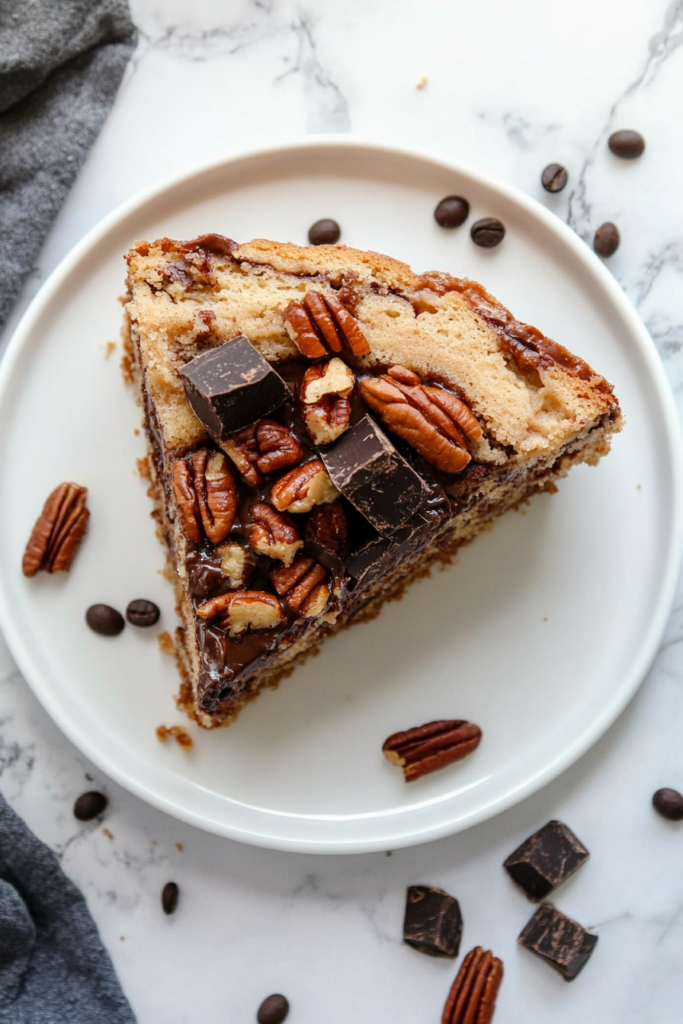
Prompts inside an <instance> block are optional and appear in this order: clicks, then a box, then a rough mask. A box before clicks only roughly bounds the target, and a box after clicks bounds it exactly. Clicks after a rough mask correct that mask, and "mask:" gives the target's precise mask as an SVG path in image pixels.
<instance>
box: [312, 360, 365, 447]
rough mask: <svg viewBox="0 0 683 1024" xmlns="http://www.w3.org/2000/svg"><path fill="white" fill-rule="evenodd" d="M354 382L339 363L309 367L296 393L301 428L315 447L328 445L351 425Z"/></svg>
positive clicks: (341, 363)
mask: <svg viewBox="0 0 683 1024" xmlns="http://www.w3.org/2000/svg"><path fill="white" fill-rule="evenodd" d="M355 383H356V378H355V376H354V374H353V372H352V371H351V370H350V369H349V367H348V366H347V365H346V363H344V362H342V360H341V359H337V358H335V359H330V361H329V362H327V363H319V364H318V365H317V366H311V367H309V369H308V370H306V373H305V374H304V377H303V380H302V381H301V388H300V390H299V398H300V399H301V404H302V409H301V412H302V414H303V419H304V424H305V425H306V430H307V431H308V434H309V436H310V438H311V440H312V441H313V443H314V444H330V443H331V442H332V441H336V439H337V438H338V437H339V436H340V435H341V434H343V433H344V431H345V430H346V429H347V428H348V426H349V423H350V421H351V403H350V402H349V397H348V396H349V395H350V394H351V392H352V391H353V386H354V384H355Z"/></svg>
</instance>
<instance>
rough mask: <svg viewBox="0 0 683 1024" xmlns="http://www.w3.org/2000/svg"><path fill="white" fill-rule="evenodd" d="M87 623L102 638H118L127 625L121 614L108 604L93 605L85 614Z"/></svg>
mask: <svg viewBox="0 0 683 1024" xmlns="http://www.w3.org/2000/svg"><path fill="white" fill-rule="evenodd" d="M85 621H86V622H87V623H88V625H89V626H90V628H91V629H93V630H94V631H95V632H96V633H99V634H100V636H118V635H119V633H122V632H123V629H124V627H125V625H126V623H125V620H124V618H123V615H122V614H121V612H117V610H116V608H112V607H111V606H110V605H108V604H91V605H90V607H89V608H88V610H87V612H86V613H85Z"/></svg>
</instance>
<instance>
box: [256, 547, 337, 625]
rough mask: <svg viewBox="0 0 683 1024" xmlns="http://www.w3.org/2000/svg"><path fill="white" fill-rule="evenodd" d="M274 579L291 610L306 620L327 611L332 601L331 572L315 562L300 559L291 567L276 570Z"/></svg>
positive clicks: (300, 556) (281, 567)
mask: <svg viewBox="0 0 683 1024" xmlns="http://www.w3.org/2000/svg"><path fill="white" fill-rule="evenodd" d="M270 578H271V581H272V583H273V586H274V587H275V589H276V590H277V592H278V594H279V595H280V597H284V600H285V604H286V605H287V607H288V608H291V609H292V611H296V612H299V613H300V614H301V615H302V616H303V617H304V618H314V617H315V616H316V615H320V614H321V612H323V611H324V610H325V606H326V605H327V602H328V601H329V598H330V587H329V584H328V583H327V582H326V580H327V572H326V571H325V569H323V567H322V566H321V565H318V564H317V562H315V561H314V560H313V559H312V558H308V557H307V556H306V555H299V556H298V557H297V558H295V560H294V561H293V562H292V564H291V565H290V566H285V565H283V566H279V567H278V568H277V569H273V570H272V571H271V574H270Z"/></svg>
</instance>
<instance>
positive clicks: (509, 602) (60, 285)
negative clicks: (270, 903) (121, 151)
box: [0, 138, 683, 853]
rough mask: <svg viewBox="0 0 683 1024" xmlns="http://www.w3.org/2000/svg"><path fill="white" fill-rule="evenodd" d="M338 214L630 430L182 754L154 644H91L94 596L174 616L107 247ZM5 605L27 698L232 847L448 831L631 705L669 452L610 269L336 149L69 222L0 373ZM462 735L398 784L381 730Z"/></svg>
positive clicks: (657, 559)
mask: <svg viewBox="0 0 683 1024" xmlns="http://www.w3.org/2000/svg"><path fill="white" fill-rule="evenodd" d="M452 193H456V194H461V195H464V196H466V197H467V198H468V199H469V200H470V203H471V205H472V213H471V216H470V221H469V223H470V224H471V223H472V221H473V220H475V219H476V218H477V217H480V216H484V215H493V216H498V217H500V218H502V220H503V221H504V222H505V224H506V225H507V231H508V233H507V236H506V238H505V241H504V243H503V245H502V246H501V247H500V248H499V249H497V250H489V251H487V250H481V249H478V248H477V247H476V246H474V245H473V244H472V242H471V241H470V237H469V230H468V229H469V224H468V225H466V226H465V227H463V228H462V229H460V230H456V231H443V230H441V229H440V228H438V227H437V225H436V223H435V222H434V218H433V216H432V211H433V209H434V206H435V204H436V202H437V201H438V200H439V199H441V198H442V197H443V196H444V195H448V194H452ZM323 216H332V217H335V218H336V219H337V220H338V221H339V222H340V223H341V224H342V226H343V241H344V242H346V243H348V244H349V245H353V246H357V247H359V248H361V249H366V248H367V249H374V250H377V251H379V252H385V253H389V254H391V255H393V256H395V257H398V258H399V259H402V260H405V261H407V262H408V263H410V264H412V265H413V266H414V267H415V268H416V269H418V270H426V269H433V268H438V269H442V270H448V271H451V272H453V273H456V274H458V275H459V276H465V275H467V276H470V277H473V278H475V279H479V280H481V281H482V282H483V283H484V284H485V285H486V287H487V288H489V289H490V290H491V291H492V292H493V293H494V294H495V295H496V296H498V297H499V298H500V299H501V300H502V301H503V302H504V303H505V304H506V305H508V306H510V307H511V308H512V309H513V311H514V312H515V313H516V315H517V316H518V317H520V318H521V319H524V320H527V321H528V322H530V323H534V324H538V325H539V326H541V327H542V328H543V329H544V331H546V332H547V333H548V334H549V335H550V336H551V337H553V338H555V339H556V340H557V341H560V342H562V343H563V344H565V345H567V346H568V347H569V348H571V349H573V350H575V351H577V352H578V353H579V354H580V355H582V356H584V357H585V358H586V359H587V360H588V361H589V362H590V363H592V364H593V365H594V366H595V367H597V368H598V369H599V370H600V372H602V373H603V374H604V375H605V376H606V377H608V378H609V379H610V380H611V381H613V382H614V384H615V385H616V391H617V394H618V395H619V397H620V399H621V402H622V405H623V408H624V410H625V412H626V416H627V418H628V424H627V427H626V429H625V430H624V432H623V433H622V435H621V436H619V437H618V438H617V439H616V441H615V443H614V448H613V452H612V454H611V455H610V456H609V458H607V459H606V460H605V461H604V462H603V463H601V464H600V466H599V467H598V468H597V469H590V468H587V467H580V468H578V469H576V470H574V471H573V472H572V474H571V476H570V477H569V478H568V479H567V480H566V481H564V482H563V483H562V484H561V486H560V491H559V494H557V495H556V496H554V497H552V498H550V497H548V496H541V497H537V498H535V499H534V500H533V502H532V504H531V505H530V507H529V508H528V509H526V510H525V511H524V512H522V513H520V514H515V513H511V514H509V515H507V516H506V517H505V518H504V519H503V520H501V521H500V522H498V523H497V524H496V525H495V528H494V529H493V530H492V531H491V532H490V533H487V534H485V535H483V536H482V537H480V538H479V539H478V540H477V542H476V544H474V545H472V546H470V547H468V548H467V549H465V550H464V551H463V552H462V553H461V554H460V555H459V556H458V559H457V562H456V564H454V565H453V566H452V567H451V568H450V569H449V570H447V571H445V572H436V573H435V574H434V576H433V578H431V579H428V580H424V581H422V582H420V583H418V584H416V585H414V586H413V587H412V588H411V589H410V591H409V592H408V593H407V594H406V596H405V597H404V598H403V600H402V601H401V602H399V603H393V604H390V605H388V606H387V607H386V608H385V609H384V611H383V612H382V614H381V616H380V617H379V618H378V619H376V620H375V621H374V622H372V623H370V624H367V625H360V626H356V627H354V628H353V629H351V630H347V631H345V632H343V633H342V634H341V635H340V636H338V637H336V638H334V639H332V640H331V641H328V642H327V643H326V645H325V646H324V648H323V651H322V653H321V654H320V656H319V657H317V658H313V659H310V660H309V661H308V662H307V663H306V664H305V665H304V666H302V667H300V668H298V669H297V670H296V672H295V674H294V676H293V677H292V678H290V679H288V680H286V681H285V682H284V683H283V684H282V685H281V686H280V688H279V689H278V690H276V691H266V692H265V693H264V694H262V695H261V696H260V697H259V699H258V700H257V701H256V702H255V703H253V704H252V705H250V706H249V707H248V708H247V709H246V710H245V711H244V712H243V714H242V716H241V717H240V719H239V721H238V722H237V724H236V725H234V726H232V727H231V728H230V729H228V730H217V731H216V732H213V733H206V732H202V731H201V730H199V729H197V728H195V727H194V726H191V729H192V732H193V734H194V735H195V740H196V742H195V746H194V749H193V750H192V752H191V753H189V754H186V753H184V752H183V751H182V750H181V749H180V748H178V747H177V746H176V745H175V744H166V745H165V746H162V745H161V744H160V743H159V741H158V740H157V738H156V735H155V728H156V726H158V725H159V724H160V723H162V722H164V723H166V724H171V723H175V722H179V721H182V719H181V717H180V716H179V715H178V712H177V711H176V709H175V706H174V704H173V699H172V695H173V694H174V693H175V692H176V690H177V686H178V680H177V677H176V671H175V667H174V664H173V662H172V660H171V659H169V658H168V657H166V656H164V655H162V654H161V653H160V651H159V648H158V645H157V641H156V635H157V633H158V632H159V630H158V629H154V630H150V631H144V630H136V629H134V628H132V627H128V628H127V629H126V631H125V632H124V634H123V635H122V636H120V637H118V638H116V639H103V638H101V637H99V636H96V635H95V634H94V633H92V632H90V631H89V630H88V629H87V627H86V625H85V623H84V618H83V616H84V612H85V609H86V608H87V607H88V605H90V604H91V603H94V602H99V601H104V602H107V603H110V604H113V605H114V606H116V607H118V608H121V609H123V608H124V607H125V605H126V604H127V602H128V601H129V600H131V599H132V598H136V597H147V598H151V599H152V600H154V601H157V602H158V604H159V605H160V606H161V607H162V609H163V619H162V623H161V627H160V628H166V629H169V630H170V631H172V630H173V628H174V626H175V620H174V614H173V604H174V601H173V595H172V592H171V587H170V586H169V584H168V583H167V582H165V580H164V579H163V578H162V576H161V575H160V574H159V570H160V569H161V568H162V565H163V553H162V550H161V548H160V547H159V544H158V542H157V540H156V537H155V533H154V525H153V521H152V520H151V519H150V516H149V512H150V505H149V500H148V498H147V497H146V493H145V491H146V484H145V483H144V481H142V480H141V479H140V477H139V476H137V475H136V473H135V460H136V458H137V457H139V456H141V455H143V453H144V444H143V437H142V436H141V434H140V433H139V432H138V431H137V430H136V428H137V427H139V425H140V412H139V410H138V408H137V407H136V405H135V403H134V401H133V397H132V395H131V394H130V393H129V391H127V390H126V389H125V388H124V386H123V384H122V379H121V374H120V372H119V358H120V346H117V350H116V353H115V354H114V356H113V357H112V358H110V359H108V360H107V359H105V358H104V346H105V344H106V342H108V341H110V340H116V339H117V338H118V335H119V328H120V321H121V307H120V305H119V302H118V301H117V300H118V297H119V296H120V295H121V292H122V290H123V277H124V264H123V260H122V254H123V253H124V252H125V251H126V250H127V248H128V247H129V245H130V244H131V243H132V241H133V240H134V239H136V238H157V237H159V236H162V235H169V236H171V237H176V238H188V237H192V236H195V235H199V234H202V233H204V232H210V231H216V232H220V233H223V234H227V235H230V236H232V237H234V238H236V239H238V240H246V239H250V238H254V237H270V238H277V239H289V240H291V241H294V242H299V243H304V242H305V241H306V232H307V229H308V227H309V225H310V224H311V223H312V222H313V221H314V220H317V219H318V218H319V217H323ZM0 439H1V442H0V443H1V447H0V493H1V494H2V502H1V507H0V579H1V585H0V617H1V622H2V627H3V629H4V631H5V634H6V636H7V639H8V641H9V644H10V646H11V648H12V651H13V653H14V656H15V658H16V660H17V662H18V663H19V666H20V668H21V670H22V671H23V673H24V675H25V677H26V679H27V680H28V681H29V683H30V685H31V686H32V687H33V689H34V691H35V693H36V695H37V696H38V698H39V699H40V700H41V702H42V703H43V705H44V706H45V708H46V709H47V710H48V712H49V713H50V714H51V715H52V717H53V718H54V719H55V721H56V722H57V723H58V724H59V726H60V727H61V728H62V729H63V730H64V732H65V733H66V734H67V735H68V736H69V737H70V739H71V740H72V741H73V742H74V743H75V744H76V745H77V746H78V747H79V748H80V749H81V750H82V751H83V752H84V753H85V754H86V755H87V756H88V757H90V758H91V759H92V760H93V761H94V762H95V763H96V764H98V765H99V766H100V768H102V769H103V770H104V771H106V772H108V773H109V774H110V775H111V776H112V777H113V778H115V779H116V780H117V781H118V782H120V783H122V784H123V785H124V786H126V787H128V788H129V789H130V790H132V791H133V792H135V793H137V794H138V795H139V796H141V797H142V798H143V799H145V800H148V801H150V802H151V803H153V804H155V805H156V806H158V807H161V808H163V809H164V810H166V811H168V812H169V813H170V814H174V815H177V816H178V817H179V818H183V819H184V820H186V821H189V822H192V823H193V824H195V825H198V826H200V827H202V828H205V829H209V830H211V831H214V832H217V833H220V834H222V835H226V836H230V837H232V838H235V839H240V840H243V841H245V842H249V843H255V844H259V845H263V846H272V847H277V848H280V849H289V850H306V851H310V852H316V851H317V852H335V853H338V852H345V851H349V852H351V851H354V852H356V851H364V850H375V849H390V848H395V847H398V846H405V845H408V844H411V843H418V842H424V841H426V840H428V839H432V838H435V837H437V836H443V835H446V834H448V833H451V832H455V831H457V830H459V829H464V828H467V827H468V826H470V825H472V824H474V823H475V822H478V821H481V820H482V819H484V818H487V817H489V816H491V815H493V814H495V813H497V812H499V811H501V810H503V809H504V808H506V807H509V806H510V805H511V804H514V803H515V802H516V801H519V800H521V799H522V797H524V796H526V795H528V794H529V793H532V792H533V791H534V790H536V789H538V788H539V787H540V786H542V785H543V784H544V783H546V782H548V781H549V780H550V779H552V778H554V777H555V776H556V775H557V774H558V773H559V772H561V771H562V770H563V769H564V768H566V767H567V766H568V765H569V764H571V763H572V762H573V761H574V760H575V759H576V758H577V757H579V756H580V755H581V754H582V753H583V752H584V751H585V750H586V749H587V748H588V747H589V746H590V745H591V744H592V743H594V742H595V740H596V739H597V738H598V737H599V736H600V735H601V734H602V733H603V732H604V731H605V729H606V728H607V727H608V726H609V725H610V724H611V722H612V721H613V720H614V719H615V717H616V716H617V715H618V714H619V712H620V711H621V710H622V708H623V707H624V706H625V704H626V703H627V701H628V700H629V698H630V697H631V696H632V695H633V693H634V691H635V690H636V688H637V686H638V684H639V683H640V681H641V679H642V677H643V675H644V674H645V672H646V670H647V668H648V666H649V664H650V662H651V660H652V658H653V656H654V654H655V652H656V648H657V645H658V642H659V640H660V637H661V633H662V630H663V627H664V624H665V620H666V616H667V613H668V611H669V607H670V603H671V599H672V595H673V587H674V581H675V578H676V572H677V567H678V561H679V551H680V541H681V531H680V523H681V500H680V499H681V466H682V465H683V461H682V460H681V450H680V441H679V436H678V429H677V423H676V417H675V413H674V408H673V402H672V399H671V396H670V393H669V390H668V387H667V384H666V380H665V378H664V374H663V371H662V369H661V366H660V363H659V360H658V357H657V354H656V352H655V349H654V346H653V344H652V342H651V340H650V339H649V337H648V335H647V333H646V331H645V328H644V327H643V325H642V323H641V322H640V320H639V319H638V317H637V315H636V314H635V312H634V311H633V309H632V308H631V306H630V305H629V303H628V301H627V300H626V298H625V297H624V295H623V294H622V292H621V290H620V289H619V287H618V286H617V285H616V284H615V282H614V281H613V279H612V277H611V275H610V274H609V272H608V271H607V270H606V269H605V268H604V267H603V266H602V264H601V263H600V262H599V260H598V259H597V258H596V257H595V256H594V255H593V254H592V253H591V252H590V251H589V250H588V248H587V247H586V246H585V245H584V244H583V243H582V242H581V241H579V240H578V239H577V238H576V237H575V236H574V235H573V234H572V232H571V231H569V229H568V228H567V227H565V225H564V224H562V223H561V222H560V221H559V220H557V219H556V218H555V217H554V216H553V215H552V214H550V213H548V212H547V211H546V210H545V209H543V208H542V207H541V206H539V205H538V204H537V203H535V202H534V201H532V200H530V199H529V198H527V197H526V196H524V195H522V194H521V193H519V192H517V191H516V190H514V189H512V188H510V187H508V186H506V185H503V184H501V183H499V182H495V181H492V180H490V179H488V178H485V177H484V176H483V175H481V174H479V173H477V172H476V171H474V170H472V169H471V168H467V167H464V166H461V165H455V164H450V163H445V162H443V161H441V160H438V159H434V158H431V157H427V156H422V155H417V154H415V153H412V152H405V151H400V150H396V149H387V148H380V147H376V146H372V145H369V144H364V143H360V142H357V141H354V140H348V141H347V140H341V139H339V138H335V139H334V140H331V139H317V140H307V141H304V142H302V143H300V144H297V145H292V146H289V147H286V148H279V149H271V150H267V151H261V152H258V153H252V154H248V155H245V156H242V157H239V158H233V159H230V160H226V161H224V162H221V163H218V164H214V165H212V166H210V167H208V168H205V169H202V170H200V171H198V172H196V173H193V174H191V175H189V176H187V177H185V178H183V179H181V180H176V181H174V182H172V183H170V184H166V185H164V186H162V187H160V188H157V189H154V190H153V191H152V192H150V193H147V194H146V195H145V196H143V197H142V198H140V199H137V200H134V201H133V202H131V203H129V204H127V205H126V206H124V207H122V208H121V209H120V210H118V211H116V212H115V213H114V214H112V215H111V216H110V217H108V218H107V219H106V220H105V221H104V222H103V223H102V224H101V225H100V226H99V227H97V228H96V229H95V230H94V231H92V232H91V233H90V234H89V235H88V236H87V237H86V238H85V239H84V240H83V242H81V244H80V245H78V246H77V247H76V249H75V250H74V251H73V252H72V253H71V255H70V256H69V257H68V258H67V259H66V260H65V261H64V262H63V263H62V265H61V266H60V267H59V269H58V270H57V271H56V272H55V273H54V274H53V275H52V277H51V279H50V280H49V281H48V282H47V284H46V285H45V286H44V287H43V289H42V290H41V292H40V294H39V295H38V297H37V298H36V300H35V301H34V302H33V305H32V306H31V308H30V310H29V311H28V313H27V314H26V316H25V318H24V320H23V321H22V323H21V325H20V327H19V329H18V330H17V332H16V335H15V337H14V339H13V341H12V343H11V346H10V349H9V351H8V352H7V354H6V356H5V359H4V362H3V364H2V367H1V373H0ZM62 480H76V481H78V482H79V483H82V484H85V485H87V487H88V488H89V490H90V497H89V503H90V507H91V510H92V517H91V526H90V529H89V532H88V535H87V539H86V542H85V543H84V545H83V548H82V550H81V551H80V553H79V555H78V558H77V561H76V563H75V567H74V569H73V571H72V572H71V574H70V575H68V576H64V575H58V576H56V577H48V576H47V575H45V574H41V575H40V576H39V577H37V578H35V579H33V580H26V579H24V578H23V577H22V575H21V573H20V562H21V554H22V551H23V548H24V544H25V542H26V539H27V536H28V533H29V531H30V528H31V526H32V524H33V521H34V519H35V517H36V515H37V513H38V511H39V510H40V508H41V506H42V503H43V500H44V498H45V497H46V495H47V494H48V492H49V491H50V490H51V489H52V488H53V487H54V486H55V485H56V484H57V483H59V482H60V481H62ZM450 717H454V718H455V717H462V718H468V719H470V720H472V721H474V722H477V723H479V724H480V725H481V726H482V728H483V730H484V739H483V742H482V744H481V746H480V748H479V750H478V751H477V752H476V753H475V754H474V755H473V756H472V757H470V758H469V759H468V760H467V761H464V762H462V763H461V764H459V765H456V766H454V767H452V768H450V769H448V770H446V771H443V772H440V773H437V774H435V775H433V776H431V777H428V778H425V779H423V780H421V781H420V782H418V783H415V784H412V785H411V786H406V785H405V784H404V782H403V779H402V776H401V773H400V772H399V771H398V770H396V769H395V768H392V767H390V766H389V765H388V764H387V763H386V762H385V760H384V758H383V757H382V754H381V745H382V742H383V740H384V739H385V738H386V736H388V735H389V733H391V732H393V731H395V730H397V729H402V728H407V727H409V726H412V725H416V724H419V723H422V722H425V721H429V720H431V719H435V718H450Z"/></svg>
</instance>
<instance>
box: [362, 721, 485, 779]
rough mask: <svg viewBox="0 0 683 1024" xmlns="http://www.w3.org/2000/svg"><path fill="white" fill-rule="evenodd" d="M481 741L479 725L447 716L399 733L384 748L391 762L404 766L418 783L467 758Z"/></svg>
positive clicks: (409, 777) (405, 773)
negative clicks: (444, 718) (441, 719)
mask: <svg viewBox="0 0 683 1024" xmlns="http://www.w3.org/2000/svg"><path fill="white" fill-rule="evenodd" d="M480 742H481V729H480V728H479V726H478V725H472V723H471V722H465V721H464V720H462V719H453V720H448V719H446V720H443V721H438V722H428V723H427V724H426V725H419V726H416V727H415V728H414V729H407V730H406V731H405V732H396V733H394V734H393V735H392V736H390V737H389V738H388V739H387V740H385V742H384V744H383V746H382V751H383V752H384V756H385V757H386V759H387V761H389V762H390V763H391V764H397V765H399V766H400V767H401V768H402V769H403V777H404V778H405V780H406V782H414V781H415V779H421V778H422V776H423V775H428V774H429V773H430V772H435V771H438V770H439V768H445V767H446V766H447V765H449V764H453V762H454V761H460V760H461V759H462V758H463V757H467V755H468V754H471V753H472V751H473V750H476V749H477V747H478V746H479V743H480Z"/></svg>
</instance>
